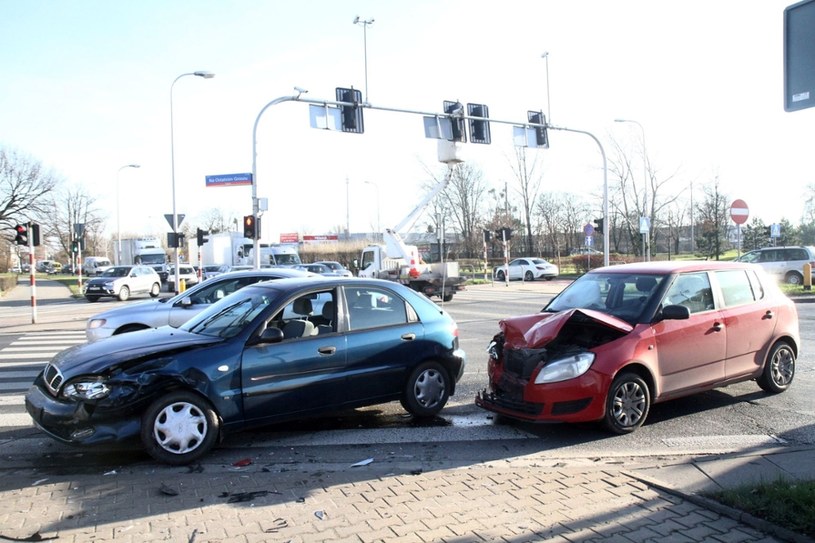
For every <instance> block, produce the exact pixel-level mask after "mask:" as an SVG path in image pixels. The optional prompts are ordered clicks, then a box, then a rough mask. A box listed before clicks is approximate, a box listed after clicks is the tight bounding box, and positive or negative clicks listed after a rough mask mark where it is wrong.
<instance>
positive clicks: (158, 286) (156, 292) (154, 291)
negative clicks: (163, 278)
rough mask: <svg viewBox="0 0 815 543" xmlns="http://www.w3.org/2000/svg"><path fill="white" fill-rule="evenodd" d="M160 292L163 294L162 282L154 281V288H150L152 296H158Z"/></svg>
mask: <svg viewBox="0 0 815 543" xmlns="http://www.w3.org/2000/svg"><path fill="white" fill-rule="evenodd" d="M159 294H161V284H160V283H153V286H152V288H150V296H151V297H152V298H157V297H158V295H159Z"/></svg>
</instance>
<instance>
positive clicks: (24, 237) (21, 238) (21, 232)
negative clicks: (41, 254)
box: [14, 224, 28, 245]
mask: <svg viewBox="0 0 815 543" xmlns="http://www.w3.org/2000/svg"><path fill="white" fill-rule="evenodd" d="M14 231H15V232H16V233H17V235H16V236H15V237H14V243H16V244H17V245H28V225H27V224H18V225H17V226H15V227H14Z"/></svg>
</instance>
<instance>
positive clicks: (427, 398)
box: [402, 361, 450, 418]
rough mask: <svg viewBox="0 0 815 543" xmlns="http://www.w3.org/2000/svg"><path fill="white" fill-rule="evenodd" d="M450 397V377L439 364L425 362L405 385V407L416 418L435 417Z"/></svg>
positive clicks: (403, 398)
mask: <svg viewBox="0 0 815 543" xmlns="http://www.w3.org/2000/svg"><path fill="white" fill-rule="evenodd" d="M449 397H450V375H449V374H448V373H447V370H445V369H444V367H443V366H442V365H441V364H439V363H438V362H433V361H430V362H424V363H423V364H420V365H419V366H418V367H416V369H414V370H413V371H412V372H411V374H410V377H408V380H407V382H406V383H405V391H404V394H403V397H402V407H404V408H405V409H406V410H407V411H408V412H409V413H410V414H411V415H413V416H414V417H419V418H425V417H433V416H435V415H437V414H438V413H439V411H441V410H442V408H444V405H445V404H446V403H447V400H448V398H449Z"/></svg>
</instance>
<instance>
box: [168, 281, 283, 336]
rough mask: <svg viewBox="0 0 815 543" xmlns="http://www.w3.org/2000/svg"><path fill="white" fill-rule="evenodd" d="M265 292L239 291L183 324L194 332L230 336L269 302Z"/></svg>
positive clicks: (188, 330) (184, 328)
mask: <svg viewBox="0 0 815 543" xmlns="http://www.w3.org/2000/svg"><path fill="white" fill-rule="evenodd" d="M271 302H272V298H270V297H269V296H267V295H266V294H264V293H258V292H248V291H239V292H237V293H235V294H234V295H232V296H228V297H227V298H224V300H222V301H221V302H219V303H217V304H214V305H213V306H211V307H210V308H209V309H207V310H205V311H204V312H202V313H200V314H199V315H197V316H196V317H194V318H193V319H192V320H190V321H188V322H187V323H185V324H184V325H182V326H181V328H182V329H183V330H186V331H187V332H192V333H193V334H202V335H205V336H215V337H222V338H230V337H233V336H235V335H237V334H239V333H240V332H241V331H242V330H243V329H244V328H245V327H246V325H247V324H249V323H250V322H252V320H254V318H255V317H257V316H258V315H259V314H260V313H261V312H262V311H263V310H264V309H266V308H267V307H268V306H269V304H271Z"/></svg>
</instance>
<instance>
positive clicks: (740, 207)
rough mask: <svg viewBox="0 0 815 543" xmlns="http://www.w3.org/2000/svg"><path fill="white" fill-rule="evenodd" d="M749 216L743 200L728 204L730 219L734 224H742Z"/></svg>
mask: <svg viewBox="0 0 815 543" xmlns="http://www.w3.org/2000/svg"><path fill="white" fill-rule="evenodd" d="M749 216H750V210H749V209H748V208H747V203H746V202H745V201H744V200H736V201H734V202H733V203H732V204H730V218H731V219H733V222H734V223H736V224H744V223H746V222H747V217H749Z"/></svg>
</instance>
